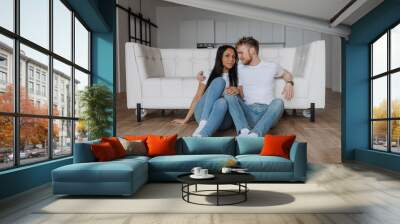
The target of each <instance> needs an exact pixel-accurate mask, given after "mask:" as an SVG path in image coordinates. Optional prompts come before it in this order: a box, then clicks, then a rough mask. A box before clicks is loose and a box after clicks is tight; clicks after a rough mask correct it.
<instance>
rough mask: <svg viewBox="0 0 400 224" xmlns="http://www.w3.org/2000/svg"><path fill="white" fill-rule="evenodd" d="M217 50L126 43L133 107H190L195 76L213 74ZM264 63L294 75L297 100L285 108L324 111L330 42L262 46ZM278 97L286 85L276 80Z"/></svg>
mask: <svg viewBox="0 0 400 224" xmlns="http://www.w3.org/2000/svg"><path fill="white" fill-rule="evenodd" d="M216 51H217V49H159V48H153V47H148V46H145V45H141V44H137V43H131V42H129V43H126V46H125V55H126V56H125V58H126V59H125V60H126V63H125V64H126V90H127V106H128V108H134V109H137V110H136V113H137V119H138V121H140V119H141V116H140V114H141V113H138V111H141V110H142V109H188V108H189V106H190V103H191V100H192V99H193V96H194V95H195V92H196V88H197V86H198V82H197V80H196V74H197V73H198V72H199V71H200V70H203V71H210V70H211V69H212V67H213V65H214V61H215V56H216ZM260 57H261V58H262V60H264V61H274V62H276V63H279V64H280V65H281V66H282V67H283V68H285V69H286V70H288V71H289V72H292V74H293V75H294V83H295V85H294V98H293V99H292V100H291V101H285V108H286V109H308V108H311V109H312V110H311V112H312V113H311V120H312V121H313V119H314V111H315V108H324V107H325V42H324V41H315V42H312V43H310V44H308V45H304V46H301V47H297V48H261V49H260ZM275 82H276V85H275V96H276V97H279V98H282V96H281V92H282V89H283V86H284V81H283V80H281V79H277V80H276V81H275Z"/></svg>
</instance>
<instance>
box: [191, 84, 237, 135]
mask: <svg viewBox="0 0 400 224" xmlns="http://www.w3.org/2000/svg"><path fill="white" fill-rule="evenodd" d="M224 90H225V80H224V79H223V78H222V77H218V78H215V79H214V80H213V81H212V82H211V84H210V85H209V86H208V88H207V90H206V92H205V93H204V94H203V96H202V97H201V99H200V101H199V102H198V103H197V105H196V108H195V111H194V117H195V119H196V121H197V123H199V122H200V121H201V120H206V121H207V123H206V125H205V126H204V128H203V129H202V130H201V131H200V133H199V134H200V135H201V136H203V137H207V136H212V135H213V134H214V132H215V131H217V130H226V129H228V128H231V127H232V126H233V121H232V118H231V116H230V114H229V113H227V112H228V104H227V103H226V101H225V99H224V97H222V94H223V92H224Z"/></svg>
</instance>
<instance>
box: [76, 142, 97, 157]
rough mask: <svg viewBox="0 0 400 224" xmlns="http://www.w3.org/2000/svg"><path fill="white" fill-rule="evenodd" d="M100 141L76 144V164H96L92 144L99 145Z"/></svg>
mask: <svg viewBox="0 0 400 224" xmlns="http://www.w3.org/2000/svg"><path fill="white" fill-rule="evenodd" d="M99 143H100V140H99V139H97V140H93V141H88V142H79V143H75V147H74V163H88V162H95V161H96V158H95V157H94V154H93V152H92V150H91V147H90V146H91V145H92V144H99Z"/></svg>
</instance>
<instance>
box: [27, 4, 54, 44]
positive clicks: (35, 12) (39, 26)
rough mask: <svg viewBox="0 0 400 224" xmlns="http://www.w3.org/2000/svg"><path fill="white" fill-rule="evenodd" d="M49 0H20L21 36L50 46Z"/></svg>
mask: <svg viewBox="0 0 400 224" xmlns="http://www.w3.org/2000/svg"><path fill="white" fill-rule="evenodd" d="M46 12H49V0H35V1H32V0H20V14H21V16H20V20H21V25H20V29H21V36H23V37H25V38H26V39H28V40H30V41H32V42H34V43H35V44H38V45H40V46H42V47H44V48H46V49H48V48H49V22H50V20H49V13H46Z"/></svg>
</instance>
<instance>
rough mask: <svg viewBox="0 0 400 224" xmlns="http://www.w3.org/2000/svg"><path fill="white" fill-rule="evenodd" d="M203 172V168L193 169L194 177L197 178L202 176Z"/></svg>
mask: <svg viewBox="0 0 400 224" xmlns="http://www.w3.org/2000/svg"><path fill="white" fill-rule="evenodd" d="M201 170H202V168H201V167H199V166H198V167H193V169H192V173H193V174H194V175H196V176H200V175H201V174H200V171H201Z"/></svg>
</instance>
